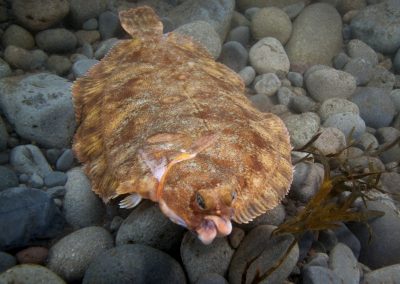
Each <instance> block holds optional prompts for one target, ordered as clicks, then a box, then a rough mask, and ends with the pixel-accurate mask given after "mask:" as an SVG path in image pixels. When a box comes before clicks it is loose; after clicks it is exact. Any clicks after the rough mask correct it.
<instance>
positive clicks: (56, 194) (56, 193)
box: [46, 186, 66, 199]
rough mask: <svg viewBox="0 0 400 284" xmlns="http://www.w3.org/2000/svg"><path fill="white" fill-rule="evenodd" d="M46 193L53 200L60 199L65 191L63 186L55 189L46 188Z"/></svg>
mask: <svg viewBox="0 0 400 284" xmlns="http://www.w3.org/2000/svg"><path fill="white" fill-rule="evenodd" d="M46 192H47V194H48V195H50V196H51V198H53V199H55V198H62V197H64V195H65V193H66V189H65V187H64V186H55V187H50V188H47V189H46Z"/></svg>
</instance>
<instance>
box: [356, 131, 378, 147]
mask: <svg viewBox="0 0 400 284" xmlns="http://www.w3.org/2000/svg"><path fill="white" fill-rule="evenodd" d="M356 146H357V147H359V148H360V149H361V150H363V151H365V150H376V149H377V148H378V147H379V143H378V140H377V139H376V137H375V136H374V135H373V134H371V133H368V132H365V133H363V134H362V135H361V137H360V139H359V141H358V142H357V144H356Z"/></svg>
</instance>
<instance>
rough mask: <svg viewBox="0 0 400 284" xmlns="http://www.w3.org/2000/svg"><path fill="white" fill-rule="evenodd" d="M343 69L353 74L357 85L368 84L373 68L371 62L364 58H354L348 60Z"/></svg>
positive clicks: (372, 74)
mask: <svg viewBox="0 0 400 284" xmlns="http://www.w3.org/2000/svg"><path fill="white" fill-rule="evenodd" d="M343 71H345V72H347V73H349V74H351V75H353V77H354V78H355V79H356V83H357V86H362V85H366V84H368V82H369V81H370V80H371V79H372V77H373V76H374V69H373V67H372V65H371V63H370V62H369V61H367V60H365V59H364V58H354V59H351V60H349V62H347V64H346V65H345V66H344V68H343Z"/></svg>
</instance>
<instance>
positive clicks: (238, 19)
mask: <svg viewBox="0 0 400 284" xmlns="http://www.w3.org/2000/svg"><path fill="white" fill-rule="evenodd" d="M239 26H245V27H250V21H249V20H248V19H247V18H246V17H245V16H244V15H243V14H242V13H240V12H238V11H236V10H235V11H233V15H232V20H231V28H232V29H234V28H236V27H239Z"/></svg>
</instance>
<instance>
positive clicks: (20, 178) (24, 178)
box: [18, 174, 29, 183]
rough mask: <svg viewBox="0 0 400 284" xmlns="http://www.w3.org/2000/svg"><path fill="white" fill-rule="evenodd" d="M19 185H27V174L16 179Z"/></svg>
mask: <svg viewBox="0 0 400 284" xmlns="http://www.w3.org/2000/svg"><path fill="white" fill-rule="evenodd" d="M18 180H19V182H20V183H28V181H29V175H28V174H20V175H19V177H18Z"/></svg>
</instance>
